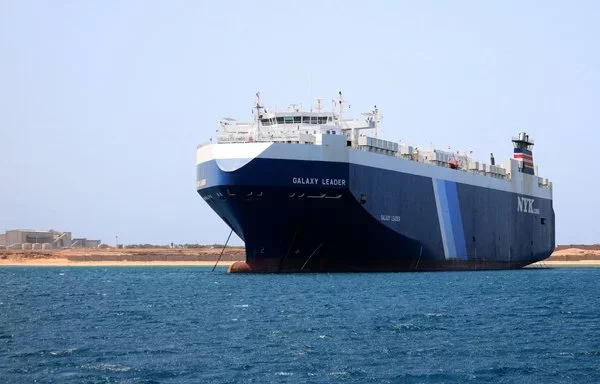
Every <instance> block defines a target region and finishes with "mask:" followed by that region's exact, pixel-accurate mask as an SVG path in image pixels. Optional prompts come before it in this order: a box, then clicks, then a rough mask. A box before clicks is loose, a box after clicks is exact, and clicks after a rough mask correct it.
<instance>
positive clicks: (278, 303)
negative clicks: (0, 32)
mask: <svg viewBox="0 0 600 384" xmlns="http://www.w3.org/2000/svg"><path fill="white" fill-rule="evenodd" d="M286 382H289V383H337V382H340V383H463V382H473V383H600V268H582V269H576V268H559V269H524V270H516V271H490V272H438V273H380V274H296V275H227V274H226V273H225V271H224V269H219V270H217V271H215V272H214V273H211V272H210V268H203V267H109V268H106V267H4V268H0V383H286Z"/></svg>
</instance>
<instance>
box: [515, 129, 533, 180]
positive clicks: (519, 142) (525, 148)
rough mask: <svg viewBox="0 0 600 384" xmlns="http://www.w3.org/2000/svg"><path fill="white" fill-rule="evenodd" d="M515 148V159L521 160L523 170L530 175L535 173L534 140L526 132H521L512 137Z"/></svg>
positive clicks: (520, 165) (520, 164) (520, 166)
mask: <svg viewBox="0 0 600 384" xmlns="http://www.w3.org/2000/svg"><path fill="white" fill-rule="evenodd" d="M512 142H513V145H514V147H515V149H514V156H513V157H514V159H515V160H517V161H518V162H519V168H520V169H521V172H523V173H527V174H530V175H533V174H535V171H534V164H533V151H532V148H533V145H534V143H533V140H530V139H529V135H528V134H527V133H525V132H520V133H519V134H518V135H517V137H513V139H512Z"/></svg>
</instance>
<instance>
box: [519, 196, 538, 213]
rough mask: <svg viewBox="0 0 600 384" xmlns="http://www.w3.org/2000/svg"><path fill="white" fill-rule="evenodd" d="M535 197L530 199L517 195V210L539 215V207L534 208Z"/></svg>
mask: <svg viewBox="0 0 600 384" xmlns="http://www.w3.org/2000/svg"><path fill="white" fill-rule="evenodd" d="M534 201H535V199H528V198H527V197H521V196H517V212H525V213H533V214H534V215H539V214H540V210H539V208H533V202H534Z"/></svg>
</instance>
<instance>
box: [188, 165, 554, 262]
mask: <svg viewBox="0 0 600 384" xmlns="http://www.w3.org/2000/svg"><path fill="white" fill-rule="evenodd" d="M197 172H198V175H197V176H198V180H199V182H201V183H200V184H201V185H200V184H199V185H200V188H199V190H198V193H199V194H200V195H201V196H202V198H203V199H204V200H205V201H206V202H207V203H208V204H209V205H210V206H211V208H212V209H213V210H214V211H215V212H216V213H217V214H218V215H219V216H220V217H221V218H222V219H223V220H224V221H225V222H226V223H227V224H228V225H229V226H230V227H231V228H232V229H233V230H234V231H235V232H236V233H237V235H238V236H240V238H242V239H243V240H244V241H245V245H246V261H247V263H248V264H249V265H250V267H251V268H252V270H253V271H255V272H299V271H303V272H304V271H305V272H322V271H331V272H333V271H422V270H467V269H505V268H520V267H522V266H524V265H527V264H530V263H532V262H536V261H539V260H543V259H545V258H547V257H548V256H549V255H550V254H551V252H552V250H553V249H554V212H553V209H552V201H551V200H549V199H541V198H536V199H529V200H532V202H531V203H529V202H528V201H529V200H524V199H526V197H524V196H522V195H519V194H515V193H510V192H505V191H499V190H495V189H490V188H483V187H479V186H472V185H468V184H460V183H455V182H452V181H448V180H436V179H432V178H430V177H425V176H417V175H413V174H408V173H401V172H394V171H389V170H383V169H379V168H373V167H367V166H361V165H356V164H349V163H343V162H339V163H338V162H321V161H295V160H279V159H262V158H256V159H254V160H252V161H250V162H248V163H247V164H245V165H243V166H242V167H241V168H239V169H236V170H233V171H223V170H222V167H220V166H219V165H218V164H217V163H216V161H208V162H204V163H201V164H199V165H198V168H197Z"/></svg>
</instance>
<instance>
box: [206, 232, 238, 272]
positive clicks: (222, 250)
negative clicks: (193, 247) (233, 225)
mask: <svg viewBox="0 0 600 384" xmlns="http://www.w3.org/2000/svg"><path fill="white" fill-rule="evenodd" d="M232 233H233V229H232V230H231V232H229V236H227V240H226V241H225V245H224V246H223V249H221V254H220V255H219V258H218V259H217V262H216V263H215V266H214V267H213V269H212V271H211V272H214V271H215V268H217V264H219V261H220V260H221V256H223V252H225V247H227V243H229V238H230V237H231V234H232Z"/></svg>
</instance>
